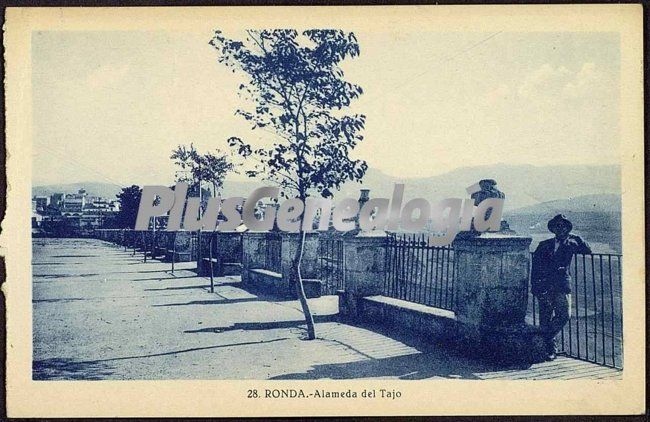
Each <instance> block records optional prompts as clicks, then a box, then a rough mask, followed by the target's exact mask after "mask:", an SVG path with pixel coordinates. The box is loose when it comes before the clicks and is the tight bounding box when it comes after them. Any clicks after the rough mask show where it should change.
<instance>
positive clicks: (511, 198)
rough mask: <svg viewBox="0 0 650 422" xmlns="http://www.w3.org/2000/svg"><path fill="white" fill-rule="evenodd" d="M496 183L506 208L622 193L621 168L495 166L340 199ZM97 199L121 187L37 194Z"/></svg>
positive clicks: (72, 187) (446, 192) (60, 188)
mask: <svg viewBox="0 0 650 422" xmlns="http://www.w3.org/2000/svg"><path fill="white" fill-rule="evenodd" d="M487 178H490V179H495V180H496V181H497V183H498V184H497V187H498V188H499V189H500V190H501V191H503V192H505V194H506V203H505V209H506V210H516V209H520V208H524V207H528V206H531V205H535V204H540V203H543V202H548V201H554V200H563V199H567V198H576V197H580V196H585V195H599V194H614V195H618V194H620V184H621V182H620V167H619V166H614V165H611V166H532V165H505V164H502V165H491V166H479V167H465V168H459V169H456V170H453V171H451V172H448V173H444V174H441V175H437V176H431V177H425V178H411V179H405V178H399V177H393V176H389V175H387V174H385V173H383V172H381V171H379V170H374V169H369V170H368V172H367V174H366V176H365V177H364V180H363V183H362V184H359V183H347V184H345V185H344V186H343V188H342V189H341V191H340V192H339V193H337V195H336V198H337V199H340V198H343V197H345V196H349V197H353V198H355V197H358V196H359V189H360V188H368V189H370V196H371V197H385V198H390V196H391V194H392V191H393V185H394V184H395V183H400V182H401V183H404V184H405V185H406V186H405V199H406V200H408V199H412V198H417V197H420V198H426V199H427V200H429V201H431V202H435V201H439V200H442V199H445V198H465V197H466V195H467V194H466V192H465V188H466V187H468V186H470V185H472V184H474V183H476V182H478V181H479V180H480V179H487ZM260 185H261V182H259V181H255V180H251V181H232V180H227V181H226V182H225V183H224V189H223V195H224V196H225V197H229V196H243V197H247V196H248V195H249V194H250V193H251V192H252V191H253V189H255V188H257V187H259V186H260ZM82 187H83V188H85V189H86V190H87V191H88V192H89V193H91V194H93V195H98V196H105V197H111V198H113V197H114V196H115V195H116V194H117V193H118V192H119V191H120V187H119V186H116V185H111V184H106V183H94V182H92V183H90V182H88V183H73V184H67V185H48V186H36V187H34V188H33V189H32V192H33V194H34V195H42V194H46V195H49V194H51V193H53V192H64V193H72V192H76V191H78V190H79V189H80V188H82Z"/></svg>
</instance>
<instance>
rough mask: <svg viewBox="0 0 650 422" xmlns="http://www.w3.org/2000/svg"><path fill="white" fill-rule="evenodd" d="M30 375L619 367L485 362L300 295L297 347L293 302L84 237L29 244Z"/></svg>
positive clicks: (385, 374)
mask: <svg viewBox="0 0 650 422" xmlns="http://www.w3.org/2000/svg"><path fill="white" fill-rule="evenodd" d="M33 252H34V254H33V267H32V268H33V311H34V314H33V322H34V365H33V367H34V372H33V376H34V379H84V380H94V379H355V378H384V379H386V378H389V379H426V378H455V379H555V378H564V379H568V378H612V377H620V374H621V372H620V371H616V370H613V369H609V368H605V367H602V366H598V365H594V364H590V363H587V362H582V361H578V360H575V359H569V358H566V357H560V358H558V359H557V360H556V361H554V362H547V363H542V364H536V365H532V366H530V367H529V368H513V369H503V368H495V367H489V366H487V365H486V364H485V363H481V362H475V361H472V360H468V359H465V358H462V357H458V356H456V355H453V354H451V353H447V352H446V351H445V350H444V349H443V348H440V347H436V346H435V345H433V344H429V343H421V342H419V341H418V340H414V339H412V338H400V337H398V336H395V335H393V334H390V335H388V334H386V333H381V332H378V331H376V330H374V329H373V330H371V329H370V328H369V327H359V326H352V325H348V324H343V323H341V322H338V320H337V317H336V313H337V310H338V309H337V298H336V297H335V296H326V297H322V298H319V299H312V300H310V305H311V307H312V310H313V311H314V314H315V315H316V317H315V318H316V321H317V326H316V330H317V335H318V339H317V340H313V341H306V340H304V337H305V329H304V325H303V319H302V312H301V311H300V305H299V304H298V302H297V301H291V300H282V299H279V298H277V297H272V296H265V295H260V294H253V293H250V292H248V291H246V290H244V289H242V288H241V287H240V283H239V277H220V278H216V279H215V282H216V287H215V292H214V293H210V291H209V279H208V278H205V277H197V276H196V274H195V273H194V272H192V271H190V270H189V269H190V268H192V266H194V264H193V263H182V264H177V265H176V271H175V272H174V274H172V273H171V271H170V270H171V264H169V263H162V262H159V261H155V260H154V261H152V260H148V262H146V263H144V262H143V261H142V254H138V255H137V256H133V255H132V253H131V252H130V251H129V252H125V251H124V249H123V248H120V247H118V246H116V245H112V244H110V243H107V242H103V241H99V240H93V239H34V241H33Z"/></svg>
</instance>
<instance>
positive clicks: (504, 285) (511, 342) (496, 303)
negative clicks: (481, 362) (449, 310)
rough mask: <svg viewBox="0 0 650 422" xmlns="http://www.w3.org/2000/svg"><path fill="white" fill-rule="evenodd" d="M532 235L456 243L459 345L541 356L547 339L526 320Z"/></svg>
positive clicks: (495, 356) (500, 354) (480, 351)
mask: <svg viewBox="0 0 650 422" xmlns="http://www.w3.org/2000/svg"><path fill="white" fill-rule="evenodd" d="M530 242H531V238H529V237H522V236H513V235H507V234H498V233H482V234H481V235H479V236H475V237H459V238H457V239H456V240H455V241H454V243H453V247H454V251H455V255H454V260H455V263H454V264H455V266H456V271H457V272H456V277H455V300H454V303H455V309H454V311H455V314H456V320H457V323H458V333H457V334H458V340H459V346H460V347H462V348H464V349H466V351H469V352H474V353H475V354H477V355H479V356H480V357H483V358H486V359H488V360H489V361H492V362H495V361H496V362H500V361H517V360H528V361H529V360H531V359H532V360H539V359H540V357H541V355H543V354H544V350H543V349H544V345H543V343H544V342H543V340H542V338H541V336H540V335H539V332H538V330H537V329H536V328H535V327H532V326H530V325H527V324H526V323H525V317H526V309H527V303H528V269H529V264H530V252H529V246H530Z"/></svg>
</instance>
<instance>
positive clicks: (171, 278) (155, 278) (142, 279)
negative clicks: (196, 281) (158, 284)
mask: <svg viewBox="0 0 650 422" xmlns="http://www.w3.org/2000/svg"><path fill="white" fill-rule="evenodd" d="M160 273H164V274H165V275H166V276H167V277H151V278H134V279H133V280H129V281H163V280H164V281H166V280H181V279H183V278H198V277H200V276H198V275H188V276H182V277H176V276H173V275H171V274H168V273H166V272H165V271H160Z"/></svg>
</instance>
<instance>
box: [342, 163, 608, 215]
mask: <svg viewBox="0 0 650 422" xmlns="http://www.w3.org/2000/svg"><path fill="white" fill-rule="evenodd" d="M488 178H489V179H495V180H496V181H497V188H498V189H499V190H501V191H502V192H504V193H505V194H506V202H505V209H506V210H514V209H518V208H522V207H526V206H530V205H534V204H539V203H542V202H547V201H553V200H557V199H566V198H573V197H578V196H584V195H591V194H615V195H617V194H620V185H621V179H620V167H619V166H613V165H612V166H532V165H505V164H503V165H492V166H480V167H466V168H460V169H456V170H453V171H451V172H448V173H444V174H441V175H438V176H432V177H426V178H418V179H404V178H402V179H400V178H397V177H391V176H388V175H386V174H384V173H382V172H380V171H377V170H372V169H371V170H368V173H367V174H366V177H365V178H364V181H363V186H361V185H359V184H348V185H346V186H345V187H344V188H343V193H344V194H345V195H349V196H353V197H354V196H358V195H359V193H358V192H359V188H360V187H365V188H369V189H370V190H371V192H370V195H371V196H374V197H379V196H384V197H388V198H390V194H391V193H392V190H393V184H394V183H396V182H402V183H404V184H405V198H416V197H422V198H426V199H428V200H429V201H431V202H434V201H439V200H442V199H445V198H465V197H466V195H467V194H466V192H465V188H467V187H468V186H470V185H472V184H474V183H476V182H478V181H479V180H480V179H488Z"/></svg>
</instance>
